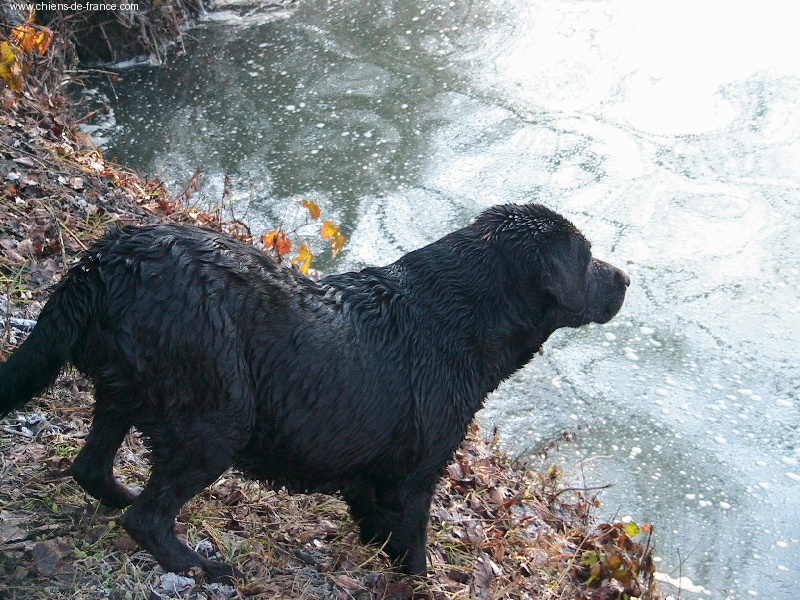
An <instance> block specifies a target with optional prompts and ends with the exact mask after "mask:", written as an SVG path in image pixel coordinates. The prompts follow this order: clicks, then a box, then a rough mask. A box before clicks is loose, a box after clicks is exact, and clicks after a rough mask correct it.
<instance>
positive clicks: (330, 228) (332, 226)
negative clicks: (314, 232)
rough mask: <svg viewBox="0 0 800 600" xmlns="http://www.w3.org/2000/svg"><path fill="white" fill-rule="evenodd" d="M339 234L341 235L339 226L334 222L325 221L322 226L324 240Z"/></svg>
mask: <svg viewBox="0 0 800 600" xmlns="http://www.w3.org/2000/svg"><path fill="white" fill-rule="evenodd" d="M339 234H341V231H340V230H339V226H338V225H337V224H336V223H334V222H333V221H325V222H324V223H323V224H322V239H325V240H327V239H328V238H332V237H334V236H336V235H339Z"/></svg>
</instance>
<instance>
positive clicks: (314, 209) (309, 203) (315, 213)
mask: <svg viewBox="0 0 800 600" xmlns="http://www.w3.org/2000/svg"><path fill="white" fill-rule="evenodd" d="M300 204H302V205H303V208H305V209H306V210H308V214H309V215H310V216H311V218H312V219H319V216H320V215H321V214H322V209H321V208H320V207H319V204H317V203H316V202H314V201H313V200H308V199H306V198H303V199H302V200H301V201H300Z"/></svg>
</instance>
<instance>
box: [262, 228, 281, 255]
mask: <svg viewBox="0 0 800 600" xmlns="http://www.w3.org/2000/svg"><path fill="white" fill-rule="evenodd" d="M276 237H278V232H277V231H270V232H266V231H265V232H264V234H263V235H262V236H261V243H262V244H264V247H265V248H268V249H270V250H271V249H272V247H273V246H274V245H275V238H276Z"/></svg>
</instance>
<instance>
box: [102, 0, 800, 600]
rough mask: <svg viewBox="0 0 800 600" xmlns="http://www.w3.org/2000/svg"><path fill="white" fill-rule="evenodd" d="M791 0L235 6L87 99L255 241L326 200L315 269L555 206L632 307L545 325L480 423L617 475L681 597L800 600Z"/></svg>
mask: <svg viewBox="0 0 800 600" xmlns="http://www.w3.org/2000/svg"><path fill="white" fill-rule="evenodd" d="M228 4H230V3H228ZM798 6H800V5H798ZM798 6H795V5H789V4H787V3H782V2H762V3H758V5H756V4H755V3H745V2H734V3H730V2H721V1H719V0H709V1H707V2H704V3H699V4H698V3H696V2H687V1H685V0H678V1H676V2H672V3H668V4H663V5H653V4H652V3H643V2H636V1H634V0H629V1H628V0H598V1H593V2H590V1H568V0H563V1H555V0H552V1H550V0H543V1H541V2H536V3H535V5H534V3H531V2H528V1H526V0H503V1H502V2H499V1H492V0H472V1H453V2H447V1H443V2H425V1H423V0H404V1H403V2H400V1H399V0H368V1H363V2H358V3H356V2H344V1H333V0H327V1H326V0H303V1H302V2H301V3H300V5H299V7H298V8H297V10H295V11H292V12H287V13H285V14H282V15H280V16H279V18H274V15H271V14H268V13H266V12H264V11H258V10H256V11H252V10H246V9H242V8H241V7H237V6H235V5H233V6H227V7H225V8H226V9H225V11H223V12H222V13H216V14H213V15H211V17H210V18H209V19H207V20H206V21H205V22H203V23H201V24H200V26H199V27H198V28H196V29H193V30H191V31H189V32H188V33H187V38H189V39H188V40H187V46H188V49H189V53H188V55H187V57H184V58H180V59H176V60H175V61H174V62H172V63H171V64H169V65H168V66H166V67H162V68H157V69H135V70H127V71H124V72H123V73H122V80H121V81H119V82H117V83H115V84H114V85H113V88H112V87H111V86H106V87H104V92H105V93H107V94H108V95H109V96H111V97H112V104H113V108H114V115H113V116H114V118H115V119H116V124H117V126H118V127H117V129H116V130H115V132H114V134H113V138H112V141H111V143H110V147H109V149H108V151H107V152H106V154H107V156H117V157H118V158H119V159H120V160H121V161H122V162H123V163H125V164H128V165H131V166H135V167H137V168H139V169H140V170H142V171H144V172H147V173H153V174H160V175H162V176H163V177H165V178H166V179H167V181H168V182H170V184H171V185H172V188H173V189H176V190H178V189H181V188H182V187H183V186H184V185H185V183H186V182H187V181H188V180H189V179H190V177H191V176H192V174H193V173H194V172H195V171H196V170H197V169H202V172H203V183H204V185H203V188H202V190H201V192H200V193H199V194H198V195H197V196H196V199H204V200H205V201H207V202H208V203H210V204H211V205H214V204H215V203H217V202H219V201H220V199H221V198H222V189H223V185H224V179H225V176H226V175H228V176H229V177H230V187H231V189H232V190H233V191H234V193H235V195H236V196H237V198H239V200H240V204H238V205H237V207H236V210H237V211H238V214H239V215H240V216H243V217H244V218H246V219H247V220H248V222H249V223H250V225H251V227H252V228H253V231H254V232H259V231H260V230H261V229H263V228H271V227H272V226H274V225H275V224H277V223H280V222H284V221H286V220H287V219H289V218H290V215H288V214H287V210H286V206H287V204H289V203H290V200H291V199H292V198H296V197H299V196H302V197H307V198H313V199H315V200H317V201H319V202H320V203H321V204H322V205H323V208H324V209H325V210H326V214H327V215H328V216H332V217H333V218H334V219H335V220H337V221H338V222H340V223H341V224H342V226H343V229H344V230H345V232H346V233H347V234H348V236H349V237H350V242H349V244H348V246H347V248H346V250H345V251H344V252H343V253H342V254H341V255H340V256H339V257H338V258H337V259H335V260H331V259H330V257H329V256H327V255H323V256H322V257H321V260H320V261H319V263H318V266H320V267H321V268H323V269H326V270H329V271H333V270H344V269H352V268H359V267H362V266H364V265H368V264H383V263H387V262H389V261H391V260H394V259H395V258H397V257H398V256H400V255H401V254H403V253H405V252H408V251H409V250H412V249H414V248H417V247H419V246H421V245H423V244H425V243H427V242H430V241H432V240H434V239H436V238H438V237H439V236H441V235H443V234H444V233H446V232H448V231H451V230H452V229H454V228H457V227H460V226H463V225H464V224H466V223H467V222H469V220H470V219H471V218H473V217H474V216H475V215H476V214H477V213H478V212H479V211H480V210H481V209H483V208H484V207H487V206H489V205H492V204H495V203H497V202H505V201H511V202H523V201H529V200H535V201H538V202H542V203H545V204H547V205H548V206H550V207H551V208H553V209H555V210H558V211H559V212H562V213H564V214H565V215H567V216H569V217H570V218H571V219H572V220H573V221H574V222H575V224H576V225H578V226H579V227H580V228H581V229H582V230H583V232H584V233H585V234H586V235H587V237H589V238H590V239H591V240H593V242H594V251H595V254H596V255H598V256H600V257H601V258H604V259H606V260H609V261H611V262H613V263H615V264H617V265H619V266H622V267H625V268H627V269H628V270H629V271H630V273H631V276H632V279H633V281H634V284H633V286H632V288H631V290H630V295H629V299H628V301H627V303H626V306H625V308H624V309H623V311H622V313H621V314H620V315H619V317H618V318H617V319H616V320H615V321H612V322H611V323H610V324H608V325H606V326H596V327H591V328H586V329H583V330H579V331H569V332H559V333H558V334H557V335H556V336H554V337H553V338H552V339H551V340H550V341H549V342H548V344H547V349H546V352H545V353H544V355H543V356H541V357H538V358H537V359H536V360H535V361H534V362H533V363H532V364H531V365H530V366H529V367H527V368H526V369H524V370H523V371H521V372H520V373H518V374H517V375H515V376H514V377H513V378H512V379H511V380H510V381H508V382H507V383H506V384H504V385H503V386H502V387H501V388H500V390H499V391H498V392H496V393H495V394H493V395H492V396H491V397H490V399H489V401H488V404H487V407H486V408H485V410H484V411H482V413H481V414H480V419H481V421H482V422H483V423H484V424H486V425H491V424H494V423H497V424H498V425H499V427H500V429H501V432H502V435H503V437H504V439H505V440H506V441H507V443H508V444H509V445H510V446H511V447H512V448H514V449H515V451H517V452H520V453H522V452H525V451H526V450H528V449H532V448H533V449H535V448H537V447H539V446H541V445H542V444H543V443H545V442H547V441H548V440H550V439H553V438H554V437H556V436H558V435H559V434H560V433H562V432H564V431H565V430H569V429H575V428H578V427H581V430H580V434H581V435H580V440H579V441H578V442H576V443H573V444H566V445H562V446H561V448H560V450H559V453H558V456H556V457H553V458H554V459H556V460H560V461H561V462H562V463H563V465H564V467H565V468H566V469H567V470H568V471H569V472H571V473H572V474H573V476H574V478H575V480H576V481H577V482H579V483H585V484H586V485H587V486H595V485H601V484H604V483H606V482H612V483H613V484H614V487H613V488H611V489H610V490H608V491H605V492H604V493H603V494H602V496H601V499H602V500H603V502H604V506H603V507H602V509H601V510H602V512H603V514H604V516H606V517H609V518H611V517H615V516H616V517H622V516H631V517H632V518H634V519H635V520H637V521H652V522H653V523H655V525H656V544H657V548H658V554H659V557H660V558H661V561H660V563H659V570H660V571H661V572H662V573H664V574H665V577H669V578H671V579H672V581H674V582H675V583H678V582H680V584H681V588H682V589H681V597H682V598H690V599H691V598H737V599H738V598H751V597H763V598H770V599H775V600H794V599H795V598H797V597H798V591H797V590H798V589H800V574H799V573H798V571H800V514H799V513H800V502H798V500H797V498H798V494H799V493H800V466H799V465H798V463H799V462H800V433H799V432H798V428H799V427H800V414H799V412H800V397H799V396H800V366H798V356H799V355H800V342H798V340H799V339H800V336H798V334H797V332H798V331H799V330H800V291H799V290H800V288H799V286H798V282H799V281H800V277H799V276H798V275H799V273H800V260H799V259H798V248H800V233H798V231H800V228H798V225H799V224H800V214H799V213H800V208H799V207H800V201H799V200H798V192H800V110H798V108H800V107H799V106H798V104H799V101H798V98H800V62H798V61H797V56H799V55H800V52H799V51H800V47H799V46H800V43H799V42H798V39H800V38H798V36H797V34H796V32H797V31H798V30H800V8H798ZM245 207H246V208H247V213H246V214H245V213H244V210H245ZM665 589H667V590H669V591H671V592H673V593H675V594H676V595H677V592H678V589H677V588H671V587H669V586H668V585H667V586H666V588H665Z"/></svg>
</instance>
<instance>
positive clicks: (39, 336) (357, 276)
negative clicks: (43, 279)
mask: <svg viewBox="0 0 800 600" xmlns="http://www.w3.org/2000/svg"><path fill="white" fill-rule="evenodd" d="M628 283H629V281H628V279H627V276H626V275H625V274H624V273H623V272H622V271H619V270H618V269H616V268H614V267H612V266H610V265H608V264H606V263H603V262H601V261H597V260H594V259H592V258H591V253H590V247H589V244H588V242H586V240H585V239H584V238H583V237H582V236H581V234H580V233H579V232H578V231H577V229H575V228H574V227H573V226H572V225H571V224H570V223H569V222H568V221H566V220H565V219H564V218H563V217H561V216H559V215H557V214H556V213H553V212H552V211H549V210H548V209H546V208H544V207H542V206H538V205H533V204H531V205H506V206H498V207H494V208H492V209H489V210H487V211H486V212H484V213H483V214H482V215H480V216H479V217H478V218H477V220H476V221H475V222H474V223H473V224H472V225H470V226H468V227H465V228H463V229H461V230H458V231H456V232H454V233H451V234H449V235H447V236H445V237H444V238H442V239H441V240H439V241H437V242H435V243H433V244H431V245H429V246H426V247H424V248H421V249H419V250H416V251H414V252H411V253H409V254H407V255H405V256H403V257H402V258H401V259H399V260H398V261H397V262H395V263H393V264H391V265H388V266H386V267H380V268H368V269H364V270H363V271H361V272H358V273H344V274H340V275H332V276H330V277H326V278H325V279H323V280H322V281H320V282H318V283H316V282H313V281H311V280H309V279H307V278H306V277H304V276H303V275H301V274H300V273H298V272H297V271H295V270H292V269H286V268H283V267H280V266H278V265H276V264H275V263H274V262H273V261H272V260H270V259H269V258H268V257H267V256H265V255H264V254H262V253H261V252H259V251H257V250H255V249H254V248H251V247H249V246H246V245H243V244H241V243H239V242H236V241H234V240H231V239H229V238H227V237H225V236H223V235H220V234H219V233H216V232H213V231H208V230H204V229H199V228H195V227H186V226H178V225H159V226H149V227H125V228H121V229H119V228H114V229H111V230H110V231H109V233H108V234H107V235H106V236H105V237H104V238H103V239H102V240H101V241H100V242H98V243H97V244H96V245H95V246H94V247H93V248H92V249H91V250H90V251H89V252H88V253H87V254H86V255H85V256H84V257H83V259H82V260H81V261H80V263H79V264H78V265H76V266H75V267H74V268H73V269H71V271H70V273H69V275H68V276H67V277H66V278H65V279H64V280H63V281H62V283H61V284H60V285H59V286H58V288H57V290H56V291H55V292H54V293H53V295H52V297H51V299H50V300H49V302H48V303H47V305H46V306H45V308H44V309H43V311H42V313H41V315H40V319H39V323H38V324H37V326H36V328H35V329H34V331H33V333H32V334H31V335H30V336H29V338H28V340H27V341H26V342H25V343H24V344H23V346H22V347H21V348H20V349H19V350H18V352H17V353H15V354H14V355H12V357H11V358H10V359H9V361H8V362H7V363H5V364H4V365H2V367H0V415H3V414H6V413H8V412H9V411H11V410H12V409H13V408H15V407H17V406H20V405H22V404H23V403H24V402H26V401H28V400H29V399H30V398H31V397H32V396H34V395H36V394H38V393H41V392H42V391H43V390H44V389H45V388H46V387H47V386H48V385H50V384H51V383H52V382H53V381H54V380H55V377H56V376H57V375H58V372H59V370H60V369H61V367H62V365H64V364H66V363H68V362H69V363H72V364H74V365H75V366H76V367H77V368H78V369H79V370H80V371H81V372H82V373H84V374H86V375H87V376H88V377H90V378H91V379H92V381H93V382H94V384H95V388H96V395H95V401H96V404H95V417H94V422H93V426H92V430H91V433H90V435H89V437H88V440H87V444H86V446H85V448H84V449H83V450H82V452H81V453H80V455H79V456H78V457H77V458H76V459H75V461H74V463H73V467H72V472H73V474H74V477H75V479H76V480H77V481H78V482H79V483H80V484H81V485H82V486H83V487H84V488H85V489H86V491H87V492H89V493H90V494H91V495H92V496H94V497H96V498H98V499H100V500H101V501H102V502H103V503H104V504H107V505H109V506H112V507H119V508H122V507H125V506H128V505H130V507H129V508H128V510H127V511H126V512H125V514H124V515H123V517H122V524H123V526H124V527H125V528H126V530H127V531H128V532H129V533H130V535H131V536H132V537H133V538H134V539H135V540H137V541H138V542H139V543H140V544H141V545H142V546H143V547H144V548H146V549H147V550H149V551H150V552H151V553H152V554H153V555H154V556H155V557H156V559H157V560H158V561H159V563H160V564H161V565H162V566H163V567H164V568H165V569H167V570H170V571H182V570H186V569H188V568H190V567H193V566H199V567H201V568H203V569H204V570H206V571H207V572H208V574H209V575H210V576H211V577H221V576H232V575H235V574H236V573H235V571H233V570H232V569H231V567H229V566H227V565H221V564H217V563H212V562H210V561H207V560H206V559H204V558H202V557H201V556H199V555H198V554H196V553H195V552H193V551H191V550H190V549H189V548H187V547H186V546H185V545H183V544H182V543H180V542H179V541H178V540H177V539H176V538H175V536H174V534H173V533H172V530H173V528H172V524H173V521H174V518H175V516H176V515H177V513H178V512H179V510H180V508H181V506H182V505H183V504H184V503H185V502H186V501H187V500H189V499H190V498H191V497H192V496H194V495H195V494H197V493H199V492H200V491H202V490H203V489H204V488H205V487H206V486H208V485H209V484H211V483H212V482H213V481H214V480H215V479H217V478H218V477H219V476H220V475H221V474H222V473H223V472H224V471H225V470H226V469H227V468H228V467H230V466H232V465H233V466H236V467H238V468H239V469H241V470H242V471H244V472H245V473H247V474H249V475H251V476H253V477H256V478H258V479H263V480H268V481H271V482H273V483H275V484H278V485H285V486H287V487H288V488H289V489H290V490H294V491H320V492H328V493H332V492H341V494H342V495H343V497H344V499H345V500H346V501H347V503H348V505H349V506H350V509H351V513H352V515H353V517H354V519H356V520H357V521H358V522H359V524H360V531H361V537H362V538H363V539H364V540H365V541H376V542H377V543H380V544H383V543H384V542H386V544H385V550H386V552H387V553H388V554H389V555H390V556H391V557H392V558H393V559H396V560H398V561H399V562H400V565H401V568H402V569H403V570H404V571H406V572H409V573H417V574H420V573H424V572H425V569H426V567H425V541H426V528H427V523H428V511H429V505H430V499H431V495H432V493H433V489H434V486H435V484H436V481H437V479H438V477H439V476H440V474H441V472H442V469H443V468H444V466H445V464H446V463H447V461H448V460H449V459H450V457H451V456H452V453H453V451H454V450H455V449H456V448H457V446H458V445H459V443H460V442H461V441H462V439H463V437H464V435H465V432H466V429H467V425H468V423H469V422H470V420H471V419H472V418H473V416H474V414H475V412H476V411H477V410H478V409H479V408H480V406H481V404H482V402H483V400H484V398H485V397H486V395H487V394H488V393H489V392H490V391H491V390H493V389H495V388H496V387H497V386H498V385H499V384H500V382H501V381H503V380H504V379H505V378H507V377H508V376H509V375H511V374H512V373H513V372H514V371H516V370H517V369H519V368H520V367H522V366H523V365H525V364H526V363H527V362H528V361H529V360H530V359H531V358H532V357H533V355H534V353H535V352H537V351H538V350H539V349H540V347H541V345H542V343H543V342H544V341H545V340H546V339H547V337H548V336H549V335H550V334H551V333H552V332H553V331H555V330H556V329H558V328H559V327H577V326H580V325H582V324H585V323H588V322H591V321H595V322H605V321H607V320H609V319H610V318H611V317H613V316H614V314H616V312H617V311H618V310H619V308H620V307H621V305H622V302H623V299H624V296H625V290H626V287H627V285H628ZM131 427H136V429H138V430H139V431H141V432H142V433H143V434H144V435H145V437H146V439H147V441H148V444H149V446H150V448H151V449H152V456H153V458H152V461H153V468H152V475H151V478H150V480H149V482H148V483H147V485H146V487H145V489H144V491H143V492H142V493H141V494H140V495H139V496H138V497H136V496H134V494H133V493H131V492H130V491H129V490H128V489H126V488H125V487H124V486H122V485H121V484H120V483H118V482H117V481H116V479H115V478H114V475H113V471H112V466H113V461H114V456H115V453H116V451H117V448H118V447H119V445H120V443H121V442H122V440H123V438H124V436H125V434H126V433H127V431H128V430H129V429H130V428H131ZM387 540H388V541H387Z"/></svg>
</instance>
